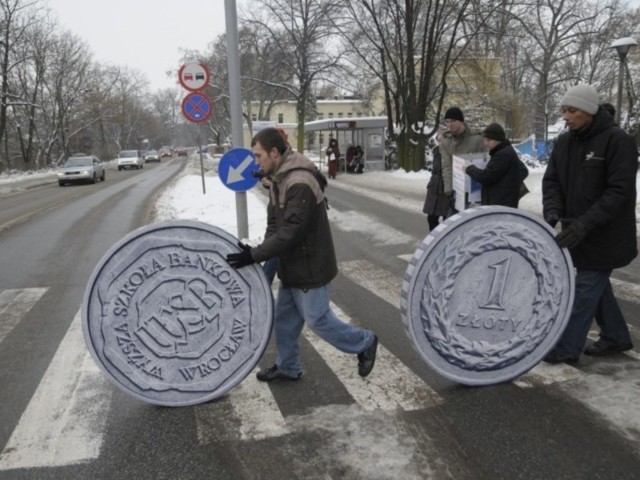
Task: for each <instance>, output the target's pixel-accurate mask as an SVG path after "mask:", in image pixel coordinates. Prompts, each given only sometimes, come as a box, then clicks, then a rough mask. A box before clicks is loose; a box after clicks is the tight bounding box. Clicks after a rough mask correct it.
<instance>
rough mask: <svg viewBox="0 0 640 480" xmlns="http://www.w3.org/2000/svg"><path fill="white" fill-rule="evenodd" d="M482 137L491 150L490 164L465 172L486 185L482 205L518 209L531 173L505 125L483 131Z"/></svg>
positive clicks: (470, 167) (489, 127) (495, 124)
mask: <svg viewBox="0 0 640 480" xmlns="http://www.w3.org/2000/svg"><path fill="white" fill-rule="evenodd" d="M482 136H483V137H484V145H485V147H486V148H487V149H489V162H488V163H487V165H486V167H485V168H478V167H476V166H475V165H468V166H467V167H466V169H465V173H466V174H467V175H469V176H470V177H471V178H473V179H474V180H476V181H477V182H479V183H480V184H482V192H481V194H480V198H481V202H482V205H502V206H505V207H512V208H518V201H519V200H520V185H521V183H522V181H523V180H524V179H525V178H526V177H527V175H528V174H529V171H528V170H527V167H526V166H525V165H524V164H523V163H522V162H521V161H520V158H519V157H518V154H517V153H516V151H515V149H514V148H513V147H512V146H511V142H509V140H507V136H506V134H505V132H504V129H503V128H502V126H500V125H499V124H497V123H492V124H490V125H489V126H487V128H485V129H484V130H483V132H482Z"/></svg>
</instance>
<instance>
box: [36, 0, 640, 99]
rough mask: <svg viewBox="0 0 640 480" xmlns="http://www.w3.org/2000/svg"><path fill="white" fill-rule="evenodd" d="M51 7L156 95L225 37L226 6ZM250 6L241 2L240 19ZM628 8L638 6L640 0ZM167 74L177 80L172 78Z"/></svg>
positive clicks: (102, 1) (53, 1)
mask: <svg viewBox="0 0 640 480" xmlns="http://www.w3.org/2000/svg"><path fill="white" fill-rule="evenodd" d="M48 3H49V7H50V8H51V10H52V11H53V12H55V14H56V15H57V17H58V20H59V21H60V23H61V24H62V26H63V27H64V28H65V29H67V30H70V31H72V32H73V33H74V34H76V35H78V36H79V37H80V38H82V39H84V40H85V41H86V42H87V43H88V44H89V46H90V48H91V51H92V52H93V54H94V60H96V61H97V62H99V63H102V64H112V65H117V66H129V67H131V68H134V69H136V70H139V71H140V72H142V73H143V74H144V75H146V77H147V78H148V80H149V82H150V88H151V90H152V91H153V90H157V89H160V88H167V87H171V86H176V85H177V80H178V69H179V68H180V66H181V65H182V64H181V62H180V57H181V53H180V52H181V50H199V51H205V50H206V48H207V45H208V44H209V43H210V42H211V41H213V40H214V39H215V38H216V37H217V36H218V35H219V34H221V33H224V31H225V4H226V3H227V2H226V1H225V0H198V1H197V2H190V1H180V0H89V1H87V0H48ZM249 3H250V0H236V7H237V10H238V13H239V12H240V10H241V9H242V8H245V5H248V4H249ZM628 3H629V4H630V5H633V6H637V5H638V4H640V0H630V1H629V2H628ZM210 67H211V66H210ZM213 68H215V65H214V66H213ZM167 70H173V72H174V74H172V75H170V76H167V75H166V74H165V72H166V71H167Z"/></svg>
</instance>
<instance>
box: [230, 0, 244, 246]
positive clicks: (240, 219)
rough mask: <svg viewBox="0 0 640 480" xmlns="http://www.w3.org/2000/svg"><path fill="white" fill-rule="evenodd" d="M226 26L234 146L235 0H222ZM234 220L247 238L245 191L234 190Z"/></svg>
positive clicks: (238, 111)
mask: <svg viewBox="0 0 640 480" xmlns="http://www.w3.org/2000/svg"><path fill="white" fill-rule="evenodd" d="M224 6H225V20H226V28H227V60H228V69H229V97H230V103H231V135H232V137H233V146H234V147H244V138H243V134H242V97H241V94H240V93H241V92H240V53H239V50H238V17H237V13H236V2H235V0H224ZM236 220H237V223H238V238H249V220H248V216H247V193H246V192H236Z"/></svg>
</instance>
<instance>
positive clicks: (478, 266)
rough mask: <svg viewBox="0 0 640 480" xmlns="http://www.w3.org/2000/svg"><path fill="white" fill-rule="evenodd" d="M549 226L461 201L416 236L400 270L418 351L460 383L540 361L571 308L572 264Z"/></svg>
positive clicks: (504, 375)
mask: <svg viewBox="0 0 640 480" xmlns="http://www.w3.org/2000/svg"><path fill="white" fill-rule="evenodd" d="M555 234H556V232H555V231H554V230H553V229H552V228H550V227H549V226H548V225H547V224H546V223H544V222H542V221H541V220H539V219H538V218H536V217H535V216H533V215H531V214H529V213H527V212H524V211H522V210H517V209H513V208H508V207H480V208H475V209H470V210H465V211H463V212H460V213H459V214H457V215H454V216H453V217H451V218H449V219H447V220H445V221H444V222H443V223H442V224H441V225H439V226H438V228H436V229H435V230H434V231H433V232H431V234H429V235H428V236H427V237H426V238H425V239H424V240H423V242H422V243H421V244H420V246H419V247H418V249H417V250H416V252H415V253H414V255H413V257H412V259H411V261H410V263H409V266H408V267H407V270H406V272H405V275H404V279H403V284H402V298H401V312H402V320H403V322H404V326H405V329H406V331H407V334H408V336H409V338H410V339H411V341H412V343H413V346H414V347H415V348H416V350H417V351H418V353H419V354H420V356H421V357H422V359H423V360H424V361H425V362H426V363H427V365H429V366H430V367H431V368H433V369H434V370H435V371H436V372H438V373H439V374H441V375H442V376H444V377H446V378H448V379H450V380H453V381H456V382H458V383H462V384H466V385H490V384H494V383H500V382H504V381H508V380H511V379H513V378H516V377H518V376H519V375H521V374H523V373H525V372H526V371H528V370H529V369H531V368H532V367H533V366H535V365H536V364H538V363H539V362H540V361H541V360H542V359H543V358H544V357H545V355H546V354H547V353H548V352H549V351H550V350H551V349H552V348H553V347H554V346H555V344H556V342H557V341H558V340H559V338H560V335H561V334H562V332H563V330H564V328H565V326H566V324H567V322H568V320H569V316H570V313H571V307H572V305H573V295H574V275H573V264H572V262H571V257H570V256H569V253H568V251H566V250H563V249H561V248H560V247H559V246H558V244H557V242H556V240H555Z"/></svg>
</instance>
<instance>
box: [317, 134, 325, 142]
mask: <svg viewBox="0 0 640 480" xmlns="http://www.w3.org/2000/svg"><path fill="white" fill-rule="evenodd" d="M318 143H319V144H320V145H324V133H321V134H320V135H319V136H318Z"/></svg>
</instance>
